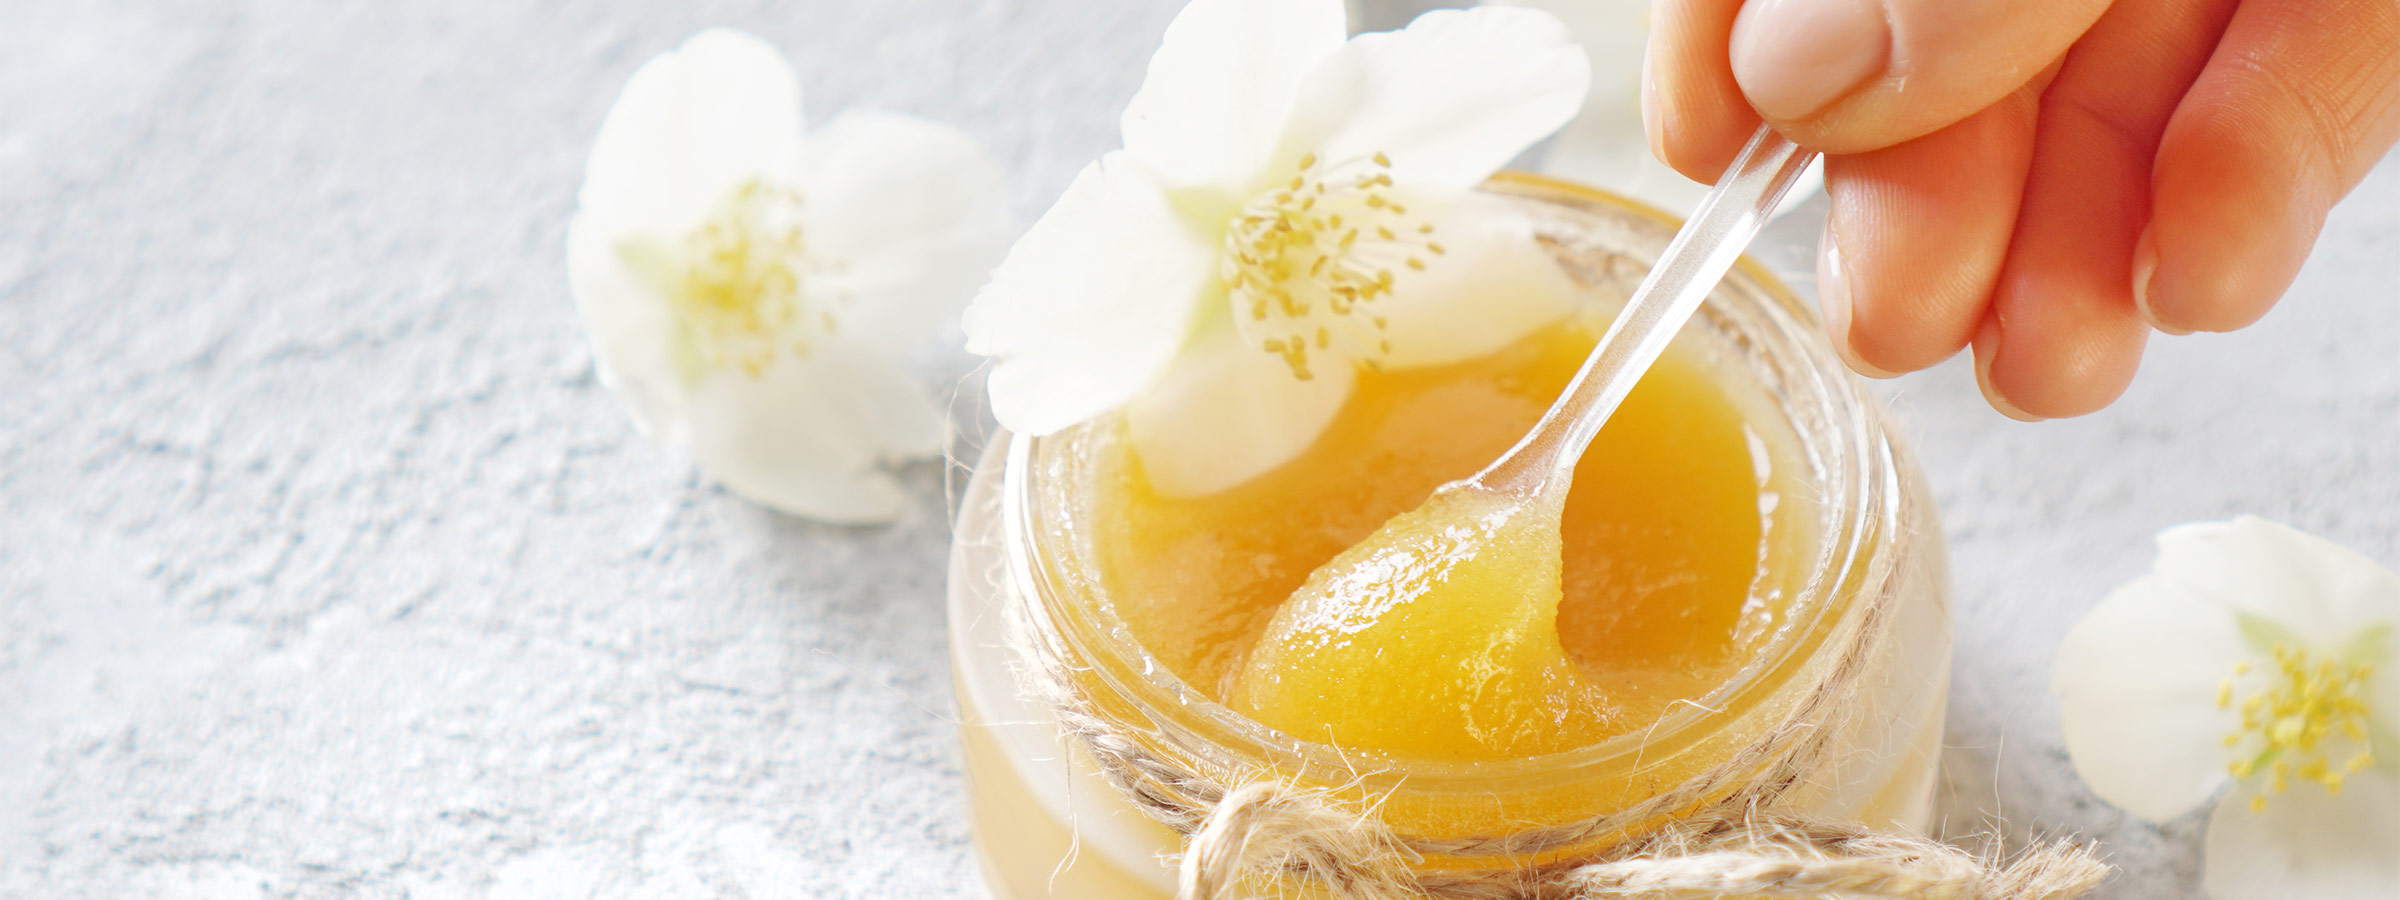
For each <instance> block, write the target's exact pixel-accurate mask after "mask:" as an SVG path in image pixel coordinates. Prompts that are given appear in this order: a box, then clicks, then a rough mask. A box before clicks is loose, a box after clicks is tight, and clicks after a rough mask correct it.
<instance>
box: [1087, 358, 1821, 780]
mask: <svg viewBox="0 0 2400 900" xmlns="http://www.w3.org/2000/svg"><path fill="white" fill-rule="evenodd" d="M1595 338H1596V333H1595V332H1594V331H1593V330H1592V328H1591V326H1590V325H1589V324H1588V323H1586V322H1584V321H1581V320H1575V321H1569V322H1566V323H1562V324H1559V325H1556V326H1553V327H1550V328H1548V329H1545V330H1543V331H1540V332H1538V333H1536V334H1533V335H1531V336H1529V337H1527V338H1525V339H1524V340H1522V341H1519V342H1518V343H1516V344H1515V345H1512V346H1509V347H1506V348H1503V349H1502V350H1500V351H1498V352H1495V353H1493V354H1490V355H1488V356H1485V357H1483V358H1480V359H1475V360H1471V361H1468V362H1464V363H1459V364H1456V365H1451V366H1444V367H1437V368H1427V369H1416V370H1409V371H1400V372H1367V373H1362V374H1361V377H1360V379H1359V384H1358V389H1357V390H1356V392H1355V393H1354V394H1353V395H1352V396H1351V398H1350V399H1349V401H1348V404H1347V405H1346V406H1345V407H1344V408H1343V410H1342V411H1341V413H1340V414H1339V416H1338V417H1337V419H1336V420H1335V422H1334V424H1333V425H1332V426H1331V428H1329V429H1328V431H1327V432H1326V434H1325V435H1324V436H1323V437H1321V438H1320V439H1319V440H1318V441H1317V442H1316V443H1315V444H1314V445H1313V446H1311V447H1310V448H1309V449H1308V450H1307V451H1306V452H1304V453H1303V454H1302V455H1300V456H1299V457H1297V458H1295V459H1293V460H1291V461H1289V462H1287V463H1286V464H1284V465H1283V466H1281V467H1280V468H1278V469H1276V470H1273V471H1271V472H1269V473H1267V474H1265V475H1262V476H1260V477H1258V478H1255V479H1253V480H1251V481H1249V482H1246V483H1244V484H1241V485H1239V486H1236V487H1234V488H1232V489H1229V490H1225V491H1222V492H1219V493H1216V494H1213V495H1208V496H1202V497H1168V496H1163V495H1161V494H1160V493H1159V492H1157V491H1155V490H1152V489H1151V488H1150V486H1149V485H1148V483H1147V482H1146V481H1145V479H1144V476H1143V473H1142V467H1141V462H1140V459H1139V458H1138V456H1137V455H1136V454H1135V453H1134V452H1133V451H1131V450H1129V449H1125V448H1126V447H1127V445H1128V443H1129V442H1123V441H1119V442H1114V448H1115V449H1112V450H1111V451H1110V456H1109V458H1108V459H1106V460H1104V463H1103V467H1102V470H1101V471H1102V474H1101V478H1100V482H1099V488H1098V491H1097V496H1096V497H1095V500H1094V512H1095V515H1094V516H1093V517H1092V518H1091V522H1092V523H1093V525H1094V527H1095V528H1096V529H1097V531H1096V533H1095V534H1093V535H1092V541H1093V546H1094V547H1096V548H1097V551H1096V552H1097V554H1098V556H1099V563H1100V574H1101V577H1102V579H1103V581H1104V583H1105V585H1106V587H1107V591H1106V594H1107V595H1108V596H1109V597H1111V598H1112V602H1113V603H1114V604H1115V605H1116V606H1117V610H1116V612H1117V614H1118V616H1119V617H1120V618H1121V619H1122V620H1123V621H1124V622H1125V624H1126V626H1127V627H1128V628H1129V629H1130V630H1131V632H1132V634H1133V636H1134V637H1135V638H1136V639H1137V640H1139V641H1141V642H1142V643H1143V644H1144V645H1145V646H1146V647H1147V648H1148V649H1149V650H1150V652H1151V653H1152V654H1153V655H1155V656H1156V657H1157V658H1158V659H1159V660H1160V661H1161V662H1163V663H1164V664H1165V665H1166V666H1168V667H1169V668H1171V669H1172V670H1173V671H1174V672H1175V673H1176V674H1177V675H1178V676H1180V677H1181V678H1182V679H1183V680H1184V681H1185V682H1186V683H1189V684H1193V685H1198V686H1202V687H1203V688H1204V689H1207V690H1211V691H1213V692H1214V693H1215V694H1216V696H1217V697H1218V699H1220V700H1221V701H1224V702H1226V703H1228V704H1229V705H1231V706H1232V707H1234V708H1235V709H1237V710H1240V711H1242V712H1244V713H1246V714H1249V715H1251V716H1252V717H1254V718H1257V719H1259V720H1260V721H1262V722H1264V723H1266V724H1268V725H1271V726H1274V727H1276V728H1278V729H1281V730H1283V731H1285V732H1287V733H1290V734H1293V735H1296V736H1299V737H1302V738H1306V739H1310V740H1316V741H1326V742H1329V743H1333V744H1335V745H1337V746H1341V747H1344V748H1345V749H1357V750H1369V751H1378V752H1381V753H1384V754H1388V755H1390V756H1393V757H1398V758H1411V759H1449V760H1472V759H1500V758H1514V757H1522V756H1527V755H1534V754H1541V753H1547V752H1552V751H1558V750H1565V749H1571V748H1575V747H1580V746H1585V745H1589V744H1593V743H1596V742H1598V741H1601V740H1603V739H1606V738H1608V737H1611V736H1614V735H1618V734H1623V733H1626V732H1629V731H1633V730H1638V729H1642V728H1645V727H1647V726H1648V725H1649V724H1650V723H1652V722H1654V721H1655V720H1656V719H1657V718H1658V716H1659V715H1660V714H1661V713H1662V712H1664V711H1665V710H1666V709H1667V708H1668V707H1669V705H1670V704H1673V703H1675V702H1676V701H1678V700H1692V699H1696V698H1700V697H1702V696H1703V695H1705V694H1706V693H1708V691H1709V690H1710V689H1711V688H1712V687H1715V686H1716V685H1719V684H1721V683H1724V682H1725V681H1726V680H1727V678H1728V677H1729V676H1730V675H1731V674H1732V673H1733V672H1734V670H1736V669H1738V668H1739V667H1740V666H1741V665H1742V663H1743V662H1744V661H1746V660H1747V659H1748V658H1749V657H1750V656H1751V655H1754V654H1755V652H1756V648H1757V647H1758V646H1759V645H1760V644H1761V643H1762V642H1763V641H1765V640H1766V639H1767V638H1768V636H1769V632H1770V631H1771V625H1772V624H1773V621H1774V619H1775V617H1776V615H1777V614H1778V612H1779V610H1778V609H1776V604H1775V603H1773V602H1771V601H1770V600H1767V599H1764V598H1765V597H1768V596H1772V592H1771V591H1760V590H1755V589H1754V588H1755V587H1756V586H1757V585H1759V584H1761V583H1762V581H1771V580H1774V579H1762V578H1761V577H1760V576H1761V573H1762V572H1769V571H1772V570H1774V569H1776V568H1778V567H1788V566H1789V565H1790V564H1791V561H1788V560H1782V559H1779V558H1778V554H1777V553H1776V552H1773V550H1772V548H1774V547H1778V546H1782V545H1784V544H1785V543H1787V542H1785V541H1777V540H1770V539H1768V538H1769V536H1770V532H1771V531H1773V530H1774V529H1775V527H1776V525H1775V523H1776V521H1777V517H1776V515H1775V512H1774V511H1775V509H1776V506H1777V504H1776V502H1775V501H1776V498H1777V497H1778V496H1779V492H1780V491H1781V490H1782V489H1783V487H1784V485H1783V482H1784V481H1786V480H1788V479H1790V478H1791V477H1792V476H1791V475H1789V474H1787V473H1785V471H1784V470H1786V469H1789V468H1791V467H1789V466H1781V465H1777V464H1776V462H1775V459H1774V457H1775V456H1777V455H1778V454H1777V453H1776V452H1774V451H1772V450H1770V449H1769V447H1770V445H1769V443H1768V442H1767V441H1765V440H1762V439H1761V437H1760V436H1758V435H1756V434H1753V433H1752V432H1750V431H1749V430H1748V429H1746V428H1745V427H1744V425H1743V416H1742V414H1741V408H1740V404H1739V403H1738V402H1737V400H1736V399H1735V398H1734V397H1731V396H1728V395H1727V394H1726V393H1725V392H1724V390H1723V389H1722V388H1721V387H1720V386H1719V385H1718V384H1717V383H1716V382H1715V381H1714V380H1712V379H1711V378H1710V377H1709V375H1708V373H1707V371H1706V370H1705V369H1704V368H1703V366H1702V364H1701V362H1700V361H1699V360H1697V359H1695V358H1692V357H1691V356H1690V355H1688V354H1687V353H1686V351H1685V350H1684V348H1682V347H1680V346H1679V347H1677V348H1675V349H1674V350H1671V351H1670V352H1669V353H1668V354H1667V356H1666V357H1665V358H1664V359H1662V360H1661V361H1660V362H1659V364H1658V365H1657V366H1655V367H1653V369H1652V370H1651V371H1650V373H1649V374H1648V375H1647V376H1645V377H1644V379H1643V380H1642V382H1641V384H1640V385H1639V386H1638V387H1636V388H1635V389H1634V391H1633V393H1632V395H1631V396H1630V397H1628V398H1627V400H1626V401H1625V404H1624V406H1623V407H1621V408H1620V409H1619V410H1618V412H1617V413H1616V415H1615V416H1614V418H1612V420H1611V421H1610V422H1609V424H1608V426H1607V427H1606V428H1605V429H1604V430H1603V431H1602V432H1601V433H1600V436H1599V439H1598V440H1597V441H1595V442H1594V443H1593V445H1592V447H1591V449H1590V450H1589V451H1588V452H1587V453H1586V454H1585V455H1584V457H1583V459H1582V461H1581V463H1580V464H1579V466H1578V468H1577V470H1576V476H1575V482H1574V487H1573V490H1572V491H1571V492H1570V494H1569V496H1568V498H1567V501H1566V505H1565V508H1564V510H1563V511H1561V512H1557V513H1554V512H1552V511H1550V510H1534V511H1531V512H1528V513H1526V514H1527V515H1537V516H1548V515H1560V516H1561V519H1562V524H1563V527H1562V528H1559V529H1558V530H1557V531H1555V532H1551V531H1549V530H1548V529H1546V528H1545V527H1542V523H1538V522H1537V523H1532V524H1533V525H1534V526H1535V527H1532V528H1530V529H1527V528H1523V527H1519V528H1517V529H1516V530H1515V531H1514V532H1512V533H1513V534H1516V535H1518V538H1517V539H1522V540H1536V541H1541V540H1545V538H1543V537H1542V536H1543V535H1545V534H1550V533H1556V534H1559V535H1561V536H1562V537H1561V538H1560V540H1561V541H1562V543H1561V544H1559V545H1557V547H1556V549H1552V546H1551V545H1549V544H1540V545H1538V546H1535V545H1528V546H1526V547H1519V548H1516V549H1517V550H1518V551H1520V552H1519V554H1518V555H1519V556H1520V557H1522V558H1524V559H1534V560H1539V559H1541V558H1544V556H1545V554H1547V555H1550V556H1552V557H1554V558H1557V559H1559V560H1560V564H1561V565H1562V566H1563V569H1561V570H1560V571H1559V572H1557V573H1556V574H1552V573H1550V572H1547V571H1543V570H1541V568H1540V567H1538V566H1527V565H1514V564H1498V563H1494V562H1491V561H1486V563H1485V564H1483V565H1480V566H1478V565H1474V564H1468V565H1465V566H1462V567H1461V568H1460V569H1458V570H1457V571H1456V572H1454V573H1452V575H1451V576H1450V577H1452V578H1456V579H1462V580H1466V581H1472V582H1473V584H1474V587H1475V591H1476V592H1477V594H1478V597H1479V598H1480V599H1479V600H1478V601H1477V602H1474V603H1467V604H1459V603H1451V604H1447V605H1442V606H1439V607H1436V606H1432V605H1423V604H1420V605H1416V606H1411V605H1409V604H1405V603H1402V604H1388V605H1387V606H1388V607H1389V608H1376V609H1371V610H1361V609H1353V610H1349V611H1348V615H1349V618H1348V619H1345V620H1341V621H1317V622H1314V623H1312V624H1311V629H1312V630H1310V632H1309V634H1308V635H1307V638H1308V639H1307V640H1306V641H1305V642H1303V643H1304V644H1305V646H1301V644H1297V643H1279V644H1275V645H1272V646H1270V647H1268V648H1265V651H1271V652H1265V651H1260V647H1259V640H1260V636H1261V634H1262V632H1263V631H1264V630H1265V629H1266V628H1267V627H1268V624H1269V622H1270V620H1271V619H1273V618H1274V616H1275V615H1276V612H1277V610H1278V608H1279V607H1281V606H1282V605H1283V604H1285V603H1286V601H1287V598H1290V597H1291V596H1292V595H1293V593H1294V591H1295V590H1296V589H1298V588H1300V587H1301V586H1302V584H1303V583H1304V582H1305V581H1306V580H1307V579H1308V578H1309V576H1310V573H1311V572H1313V571H1315V570H1317V569H1318V568H1319V567H1320V566H1323V565H1324V564H1325V563H1326V562H1327V561H1329V560H1332V559H1333V558H1334V557H1335V556H1336V555H1337V554H1340V553H1341V552H1342V551H1344V550H1345V549H1347V548H1350V547H1351V546H1352V545H1354V544H1356V543H1358V542H1359V540H1360V539H1361V538H1364V537H1366V536H1367V535H1368V534H1370V533H1371V532H1374V531H1375V530H1376V529H1377V527H1379V526H1381V525H1383V524H1384V523H1385V522H1386V520H1389V519H1391V518H1392V517H1393V516H1395V515H1400V514H1403V513H1410V512H1411V511H1412V510H1416V509H1417V508H1418V507H1419V506H1420V504H1423V503H1424V502H1425V500H1426V498H1427V497H1428V496H1429V495H1430V494H1431V493H1432V491H1433V489H1434V488H1435V487H1436V486H1438V485H1441V484H1443V483H1445V482H1449V481H1452V480H1455V479H1459V478H1463V477H1466V476H1468V475H1471V474H1473V473H1475V472H1476V471H1477V470H1479V469H1481V468H1482V467H1483V466H1484V465H1486V464H1488V463H1490V462H1491V461H1492V460H1494V459H1496V458H1498V457H1499V456H1500V455H1501V453H1502V452H1504V451H1505V450H1507V449H1508V447H1509V445H1510V444H1512V443H1514V442H1515V441H1516V439H1517V438H1518V437H1520V436H1522V435H1523V434H1524V433H1525V432H1526V431H1527V430H1528V429H1529V428H1531V427H1532V425H1533V423H1534V422H1535V420H1536V419H1538V418H1540V416H1541V414H1542V412H1543V410H1544V409H1546V408H1547V407H1548V406H1549V405H1550V403H1551V401H1552V400H1553V399H1555V398H1556V397H1557V395H1558V393H1559V392H1560V390H1562V389H1563V388H1564V387H1565V385H1566V383H1567V381H1568V379H1569V378H1571V377H1572V376H1573V374H1574V372H1575V370H1576V368H1577V367H1578V366H1580V365H1581V364H1582V362H1583V359H1584V357H1585V355H1586V354H1587V353H1588V352H1589V351H1590V349H1591V347H1592V344H1593V342H1594V340H1595ZM1414 515H1418V516H1420V517H1425V516H1430V517H1432V518H1431V519H1429V520H1427V521H1424V522H1422V523H1420V524H1422V525H1424V526H1425V527H1428V528H1444V527H1472V526H1473V523H1474V522H1476V521H1477V519H1478V516H1479V515H1481V512H1479V511H1477V510H1471V509H1451V510H1428V511H1420V512H1417V513H1414ZM1515 524H1517V525H1520V526H1521V525H1525V524H1527V523H1522V522H1520V523H1515ZM1396 577H1402V578H1405V577H1406V573H1399V575H1398V576H1396ZM1551 583H1556V584H1562V585H1563V589H1564V590H1563V593H1560V594H1557V595H1554V598H1553V599H1545V598H1542V597H1541V596H1539V595H1540V594H1541V592H1542V591H1543V590H1545V589H1546V585H1547V584H1551ZM1528 592H1530V595H1529V594H1528ZM1553 604H1555V609H1554V611H1553ZM1496 634H1497V635H1503V637H1502V638H1495V637H1494V635H1496ZM1468 641H1472V642H1477V645H1476V646H1463V645H1461V642H1468ZM1295 647H1298V648H1300V649H1295ZM1254 651H1259V652H1254Z"/></svg>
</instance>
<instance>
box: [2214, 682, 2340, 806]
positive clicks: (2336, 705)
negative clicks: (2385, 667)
mask: <svg viewBox="0 0 2400 900" xmlns="http://www.w3.org/2000/svg"><path fill="white" fill-rule="evenodd" d="M2272 655H2273V657H2274V665H2273V667H2272V668H2271V669H2270V670H2268V672H2267V673H2266V678H2267V683H2266V685H2265V686H2264V687H2263V688H2261V689H2260V690H2258V691H2256V692H2254V693H2252V694H2250V695H2249V696H2247V697H2245V698H2243V699H2242V701H2241V703H2240V704H2239V707H2238V709H2239V714H2240V717H2241V726H2240V727H2239V728H2238V729H2236V730H2235V731H2233V732H2232V733H2230V734H2227V735H2226V736H2225V741H2224V743H2225V746H2226V748H2227V749H2229V750H2232V751H2234V753H2235V754H2236V755H2235V758H2234V759H2233V760H2232V761H2231V762H2230V763H2228V764H2227V766H2226V770H2227V771H2228V772H2230V773H2231V774H2232V775H2233V777H2234V778H2236V779H2237V780H2243V781H2247V780H2249V779H2251V778H2252V777H2253V776H2255V775H2259V774H2262V773H2263V774H2265V775H2266V776H2267V783H2266V784H2265V785H2264V786H2263V788H2262V789H2260V790H2259V791H2258V792H2257V793H2256V794H2255V795H2253V796H2252V797H2251V799H2250V808H2251V809H2254V810H2257V809H2264V808H2266V805H2267V798H2268V797H2270V796H2272V795H2275V794H2280V793H2283V792H2285V791H2287V790H2289V789H2290V788H2291V783H2292V782H2293V781H2295V780H2298V781H2304V782H2315V783H2316V784H2318V785H2319V786H2322V787H2323V788H2324V789H2325V790H2326V791H2327V792H2328V793H2337V794H2338V793H2339V792H2340V791H2341V789H2342V785H2343V782H2344V780H2345V779H2346V778H2347V776H2349V775H2351V774H2353V773H2355V772H2357V771H2359V770H2361V769H2364V768H2366V767H2368V766H2370V765H2373V764H2374V761H2375V757H2374V748H2373V746H2372V745H2371V744H2370V743H2369V742H2368V741H2367V740H2366V734H2367V732H2366V728H2365V724H2366V722H2367V714H2368V710H2367V705H2366V695H2365V684H2366V681H2367V676H2368V675H2369V673H2370V672H2371V671H2372V669H2371V667H2369V666H2368V665H2365V664H2361V663H2351V662H2347V661H2344V660H2340V659H2335V658H2327V657H2323V656H2320V655H2318V654H2316V653H2312V652H2310V651H2308V650H2304V649H2301V648H2297V647H2292V646H2288V645H2285V646H2277V647H2275V648H2274V651H2273V653H2272ZM2249 672H2250V666H2249V664H2247V663H2243V664H2240V665H2237V666H2235V667H2234V677H2233V678H2229V679H2226V680H2225V681H2224V682H2222V683H2220V684H2219V686H2218V691H2217V706H2218V708H2219V709H2230V708H2235V704H2234V703H2233V694H2234V692H2235V690H2236V689H2237V687H2238V684H2237V681H2238V680H2239V679H2241V678H2243V677H2245V676H2246V675H2248V673H2249ZM2342 744H2355V745H2356V746H2357V748H2358V749H2357V750H2356V751H2355V752H2354V753H2352V754H2350V755H2348V756H2347V757H2344V758H2343V761H2342V762H2341V763H2339V764H2336V763H2335V762H2334V759H2335V758H2336V757H2334V756H2333V752H2334V751H2336V750H2337V749H2340V745H2342Z"/></svg>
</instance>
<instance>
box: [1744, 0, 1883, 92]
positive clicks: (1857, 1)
mask: <svg viewBox="0 0 2400 900" xmlns="http://www.w3.org/2000/svg"><path fill="white" fill-rule="evenodd" d="M1732 55H1733V80H1734V81H1736V82H1739V83H1740V84H1741V86H1742V93H1743V94H1744V95H1746V96H1748V97H1749V98H1750V105H1751V106H1754V107H1756V108H1757V109H1758V111H1759V112H1760V113H1761V114H1763V115H1765V116H1767V117H1768V118H1771V119H1796V118H1799V117H1802V116H1805V115H1808V114H1810V113H1813V112H1816V111H1817V110H1820V109H1823V108H1825V105H1826V104H1829V103H1832V102H1833V101H1834V100H1836V99H1839V98H1840V97H1841V96H1842V95H1843V94H1846V93H1849V92H1850V89H1851V88H1854V87H1857V86H1858V85H1859V83H1860V82H1863V81H1865V80H1867V77H1868V76H1871V75H1874V74H1875V73H1877V72H1881V71H1883V68H1884V65H1885V63H1886V62H1888V61H1889V60H1890V59H1891V55H1892V29H1891V26H1890V25H1889V24H1888V23H1886V22H1885V21H1884V17H1883V6H1882V5H1881V4H1879V3H1877V2H1875V0H1754V2H1751V3H1746V4H1743V6H1742V11H1741V13H1740V15H1738V16H1736V17H1735V18H1734V20H1733V47H1732Z"/></svg>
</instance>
